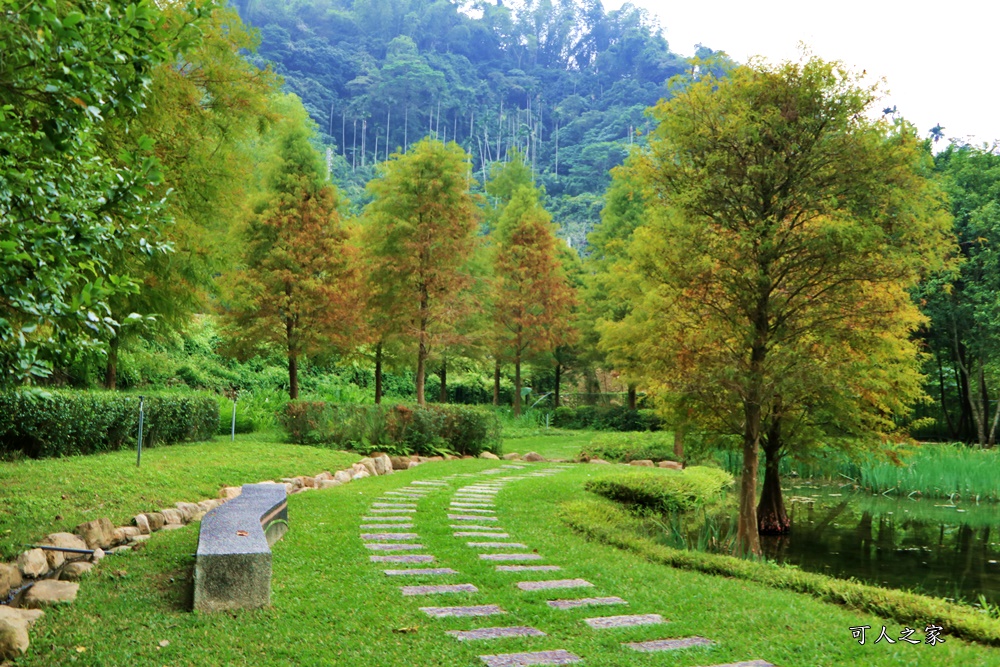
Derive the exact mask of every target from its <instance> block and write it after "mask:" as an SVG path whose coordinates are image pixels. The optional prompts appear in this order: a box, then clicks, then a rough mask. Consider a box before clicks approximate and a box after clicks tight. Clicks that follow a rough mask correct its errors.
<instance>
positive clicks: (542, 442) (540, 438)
mask: <svg viewBox="0 0 1000 667" xmlns="http://www.w3.org/2000/svg"><path fill="white" fill-rule="evenodd" d="M595 435H596V431H570V430H563V429H558V428H553V429H546V428H545V427H540V428H534V429H504V437H503V451H504V454H507V453H508V452H517V453H518V454H521V455H524V454H527V453H528V452H537V453H539V454H541V455H542V456H544V457H545V458H547V459H566V460H568V461H572V460H574V459H576V457H577V456H579V454H580V449H581V448H582V447H583V446H584V445H588V444H590V440H591V439H592V438H593V437H594V436H595Z"/></svg>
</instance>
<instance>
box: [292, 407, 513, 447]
mask: <svg viewBox="0 0 1000 667" xmlns="http://www.w3.org/2000/svg"><path fill="white" fill-rule="evenodd" d="M281 424H282V426H283V427H284V428H285V431H286V432H287V433H288V439H289V441H290V442H294V443H298V444H305V445H325V446H332V447H336V448H340V449H354V450H355V451H358V452H361V453H370V452H373V451H383V452H388V453H393V454H421V455H425V456H427V455H435V454H442V453H446V452H451V453H455V454H460V455H464V454H470V455H472V456H476V455H478V454H480V453H482V452H483V451H487V450H489V451H492V452H494V453H499V452H500V421H499V419H498V418H497V416H496V414H495V413H494V412H493V411H492V410H489V409H486V408H477V407H472V406H467V405H428V406H425V407H419V406H415V405H393V406H384V405H358V404H334V403H327V402H325V401H291V402H289V403H288V405H286V406H285V410H284V412H283V413H282V415H281Z"/></svg>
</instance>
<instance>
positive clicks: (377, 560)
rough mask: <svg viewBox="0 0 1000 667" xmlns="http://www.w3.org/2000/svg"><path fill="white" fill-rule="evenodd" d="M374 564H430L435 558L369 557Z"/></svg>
mask: <svg viewBox="0 0 1000 667" xmlns="http://www.w3.org/2000/svg"><path fill="white" fill-rule="evenodd" d="M368 560H370V561H371V562H373V563H430V562H433V561H434V556H430V555H427V554H406V555H405V556H369V557H368Z"/></svg>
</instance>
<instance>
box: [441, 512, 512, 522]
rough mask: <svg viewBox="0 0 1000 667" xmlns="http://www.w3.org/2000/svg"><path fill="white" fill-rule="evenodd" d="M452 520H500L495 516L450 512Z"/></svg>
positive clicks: (449, 516)
mask: <svg viewBox="0 0 1000 667" xmlns="http://www.w3.org/2000/svg"><path fill="white" fill-rule="evenodd" d="M448 518H449V519H451V520H452V521H499V519H497V518H496V517H495V516H475V515H473V514H449V515H448Z"/></svg>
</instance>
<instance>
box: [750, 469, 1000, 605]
mask: <svg viewBox="0 0 1000 667" xmlns="http://www.w3.org/2000/svg"><path fill="white" fill-rule="evenodd" d="M785 502H786V509H787V511H788V513H789V517H790V518H791V520H792V532H791V534H790V535H786V536H782V537H767V538H763V539H762V544H761V546H762V548H763V550H764V553H765V554H766V556H767V557H768V558H769V559H772V560H775V561H778V562H780V563H790V564H794V565H797V566H799V567H800V568H802V569H803V570H806V571H810V572H821V573H823V574H829V575H831V576H834V577H840V578H847V577H854V578H855V579H858V580H860V581H864V582H867V583H872V584H876V585H879V586H886V587H890V588H903V589H912V590H915V591H918V592H921V593H927V594H929V595H934V596H937V597H943V598H951V599H956V600H964V601H966V602H975V601H977V600H978V598H979V596H980V595H982V596H983V597H985V598H986V600H988V601H989V602H990V603H991V604H1000V507H998V506H996V505H994V504H991V503H988V504H980V505H976V504H975V503H971V502H967V503H962V502H951V501H949V500H946V499H909V498H892V497H885V496H872V495H870V494H867V493H859V492H853V491H851V490H850V489H849V488H847V489H844V488H841V487H838V486H836V485H831V484H819V483H813V482H805V481H803V482H798V480H794V481H793V483H791V484H788V485H787V488H786V490H785Z"/></svg>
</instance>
